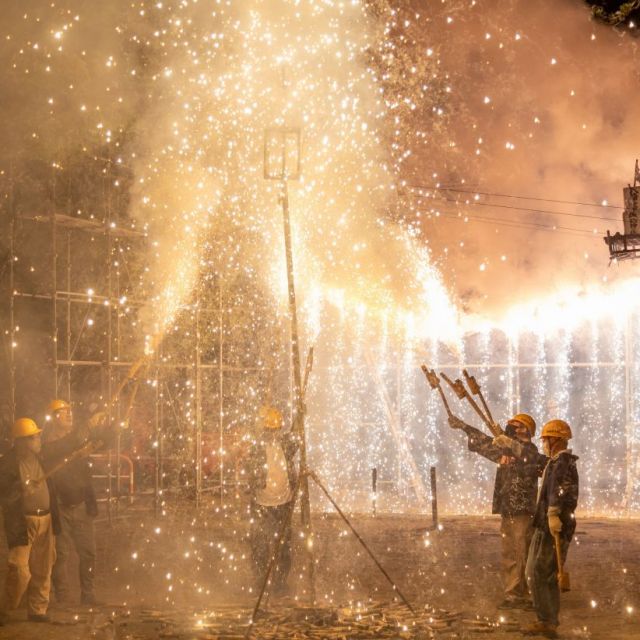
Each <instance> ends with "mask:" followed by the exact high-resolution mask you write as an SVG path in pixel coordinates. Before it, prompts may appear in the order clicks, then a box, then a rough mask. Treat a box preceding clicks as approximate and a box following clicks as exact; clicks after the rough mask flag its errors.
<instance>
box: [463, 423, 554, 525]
mask: <svg viewBox="0 0 640 640" xmlns="http://www.w3.org/2000/svg"><path fill="white" fill-rule="evenodd" d="M464 430H465V433H466V434H467V436H468V438H469V443H468V445H469V451H475V452H476V453H479V454H480V455H481V456H484V457H485V458H487V460H491V462H495V463H497V464H498V465H499V466H498V470H497V471H496V480H495V484H494V487H493V505H492V510H491V513H499V514H500V515H502V516H521V515H530V516H532V515H533V514H534V513H535V510H536V496H537V493H538V477H539V476H540V473H541V471H542V467H543V465H541V463H540V454H539V453H538V448H537V447H536V445H535V444H533V443H532V442H527V443H522V446H523V453H522V457H520V458H516V457H514V456H513V455H511V454H508V455H507V456H506V457H507V458H508V460H509V462H508V463H507V464H500V462H501V460H502V459H503V456H505V453H504V452H503V450H502V449H501V448H500V447H496V446H495V445H494V444H493V438H491V437H490V436H488V435H486V434H484V433H482V431H479V430H478V429H476V428H475V427H472V426H470V425H465V427H464Z"/></svg>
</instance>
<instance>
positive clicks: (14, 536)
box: [0, 431, 86, 549]
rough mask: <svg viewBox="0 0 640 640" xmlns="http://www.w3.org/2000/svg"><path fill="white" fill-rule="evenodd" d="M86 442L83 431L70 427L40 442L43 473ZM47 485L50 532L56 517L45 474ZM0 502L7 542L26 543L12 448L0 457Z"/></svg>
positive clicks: (56, 526)
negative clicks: (64, 433)
mask: <svg viewBox="0 0 640 640" xmlns="http://www.w3.org/2000/svg"><path fill="white" fill-rule="evenodd" d="M85 442H86V432H83V431H73V432H71V433H70V434H69V435H67V436H65V437H64V438H60V439H59V440H56V441H55V442H46V443H43V444H42V449H41V451H40V453H39V454H38V459H39V461H40V464H41V466H42V469H43V471H44V472H45V474H46V473H47V471H49V470H50V469H51V468H52V467H54V466H55V465H56V464H58V463H59V462H61V461H62V459H63V458H64V457H65V456H68V455H70V454H72V453H73V452H74V451H76V450H77V449H79V448H80V447H82V446H83V445H84V443H85ZM47 486H48V488H49V502H50V507H49V510H50V512H51V521H52V525H53V533H54V534H57V533H59V531H60V518H59V512H58V501H57V495H56V488H55V484H54V483H53V482H52V480H51V478H47ZM0 504H1V505H2V513H3V516H4V531H5V535H6V537H7V546H8V547H9V548H10V549H11V548H12V547H20V546H24V545H27V544H28V543H29V539H28V536H27V520H26V518H25V515H24V505H23V493H22V478H21V476H20V464H19V461H18V456H17V455H16V450H15V448H14V449H11V450H10V451H9V452H8V453H7V454H5V455H4V456H2V458H0Z"/></svg>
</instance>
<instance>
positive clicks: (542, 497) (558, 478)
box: [533, 451, 579, 542]
mask: <svg viewBox="0 0 640 640" xmlns="http://www.w3.org/2000/svg"><path fill="white" fill-rule="evenodd" d="M546 460H547V466H546V467H545V470H544V473H543V475H542V487H541V489H540V494H539V496H538V504H537V505H536V512H535V516H534V519H533V526H534V527H536V528H538V529H542V530H543V531H546V532H547V533H550V531H549V521H548V519H547V517H548V514H549V508H550V507H556V508H557V509H558V515H559V516H560V520H561V521H562V531H561V533H560V535H561V537H562V538H563V539H564V540H567V541H568V542H569V541H571V538H572V537H573V534H574V532H575V530H576V519H575V515H574V514H575V510H576V506H577V505H578V490H579V479H578V468H577V466H576V460H578V456H574V455H573V454H572V453H571V451H561V452H560V453H559V454H558V455H557V456H556V457H555V458H546Z"/></svg>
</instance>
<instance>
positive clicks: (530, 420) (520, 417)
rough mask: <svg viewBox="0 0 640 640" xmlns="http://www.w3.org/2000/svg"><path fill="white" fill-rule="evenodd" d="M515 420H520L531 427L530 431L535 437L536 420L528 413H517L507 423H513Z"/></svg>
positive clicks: (528, 427)
mask: <svg viewBox="0 0 640 640" xmlns="http://www.w3.org/2000/svg"><path fill="white" fill-rule="evenodd" d="M514 422H519V423H520V424H523V425H524V426H525V427H527V429H529V433H530V434H531V437H533V436H534V435H535V433H536V421H535V420H534V419H533V418H532V417H531V416H530V415H529V414H528V413H517V414H516V415H515V416H513V418H511V420H509V422H507V424H510V425H513V423H514Z"/></svg>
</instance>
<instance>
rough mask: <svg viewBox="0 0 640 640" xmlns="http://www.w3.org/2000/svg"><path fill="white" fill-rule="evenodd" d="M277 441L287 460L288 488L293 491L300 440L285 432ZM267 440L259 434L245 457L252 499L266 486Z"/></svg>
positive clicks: (279, 435)
mask: <svg viewBox="0 0 640 640" xmlns="http://www.w3.org/2000/svg"><path fill="white" fill-rule="evenodd" d="M277 437H278V441H279V442H280V445H281V446H282V450H283V451H284V457H285V458H286V460H287V475H288V477H289V486H290V487H291V489H292V490H293V489H294V488H295V484H296V480H297V471H296V466H295V462H294V458H295V455H296V452H297V451H298V448H299V447H300V438H299V436H298V435H297V434H294V433H291V431H285V432H281V433H280V434H278V436H277ZM268 441H269V440H268V438H265V437H264V434H262V433H260V434H258V436H257V437H256V439H255V440H254V441H253V442H252V443H251V448H250V449H249V453H248V455H247V464H246V472H247V476H248V478H247V482H248V483H249V489H250V491H251V494H252V496H253V497H255V495H256V493H257V492H258V491H260V490H262V489H264V488H265V487H266V486H267V447H266V445H267V442H268Z"/></svg>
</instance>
